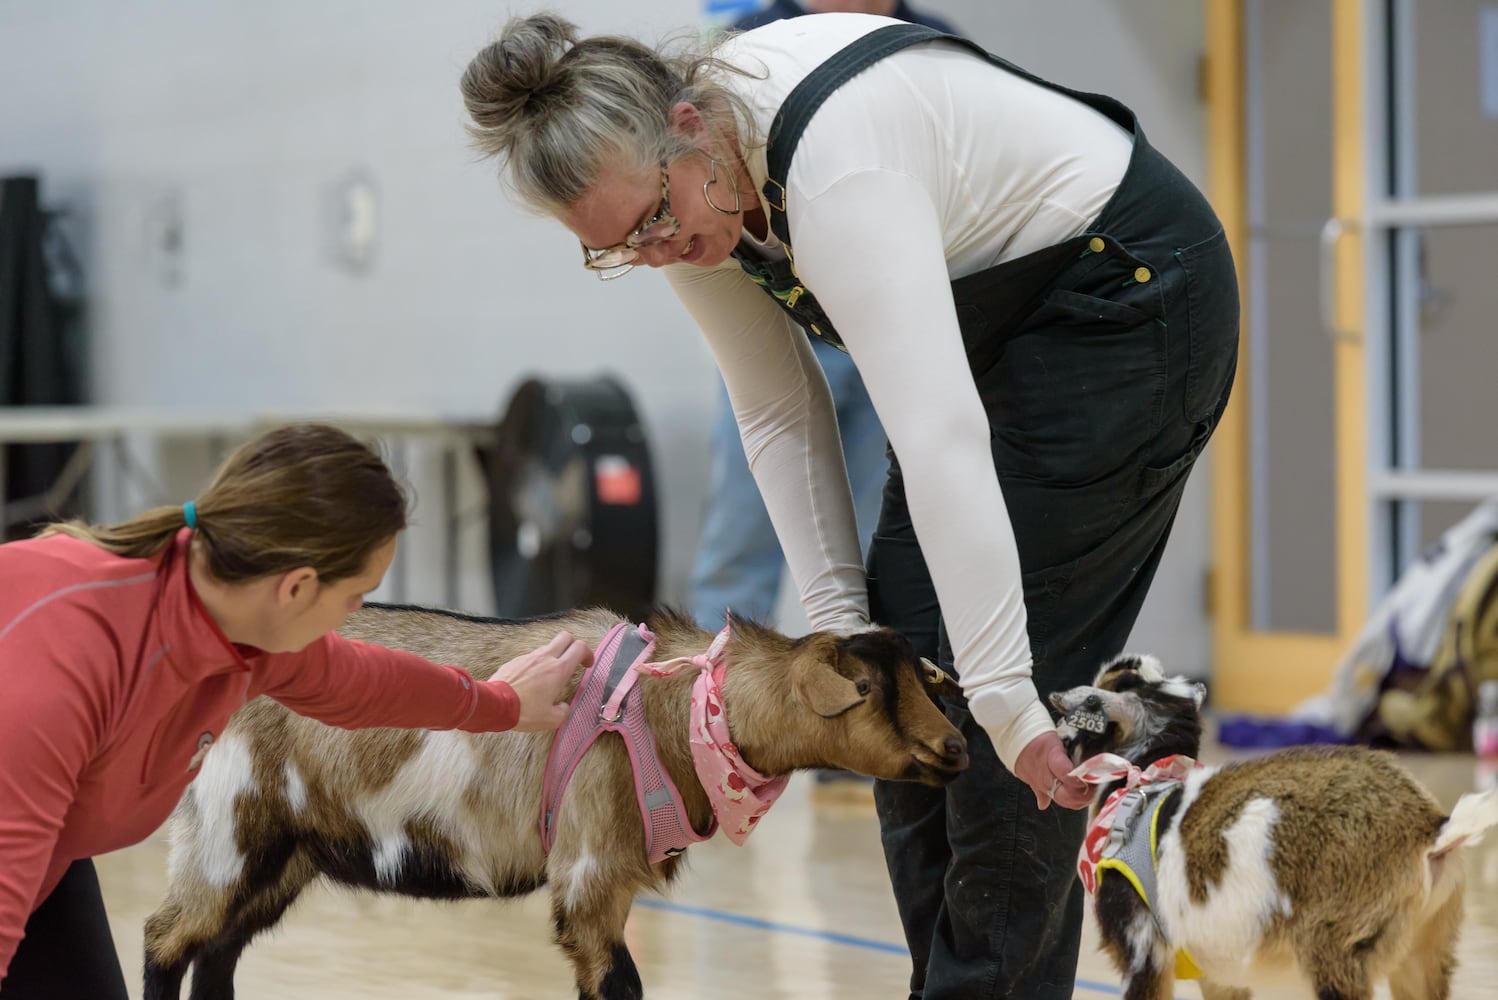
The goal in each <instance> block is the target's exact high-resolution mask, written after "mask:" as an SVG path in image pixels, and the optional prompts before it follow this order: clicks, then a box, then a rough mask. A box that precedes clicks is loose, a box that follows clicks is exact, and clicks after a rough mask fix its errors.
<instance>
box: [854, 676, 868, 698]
mask: <svg viewBox="0 0 1498 1000" xmlns="http://www.w3.org/2000/svg"><path fill="white" fill-rule="evenodd" d="M854 686H855V687H857V688H858V693H859V694H860V695H866V694H868V693H869V679H868V678H867V677H860V678H859V679H858V683H857V684H856V685H854Z"/></svg>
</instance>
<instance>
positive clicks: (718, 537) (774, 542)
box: [687, 0, 957, 778]
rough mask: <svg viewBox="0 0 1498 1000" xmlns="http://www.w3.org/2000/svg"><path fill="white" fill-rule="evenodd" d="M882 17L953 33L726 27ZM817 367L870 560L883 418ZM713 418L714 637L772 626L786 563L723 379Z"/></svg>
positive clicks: (845, 381) (695, 578)
mask: <svg viewBox="0 0 1498 1000" xmlns="http://www.w3.org/2000/svg"><path fill="white" fill-rule="evenodd" d="M838 11H842V12H853V13H863V14H880V15H883V16H885V17H893V18H896V19H898V20H901V21H908V22H910V23H912V24H925V25H929V26H930V27H932V28H935V29H936V30H938V31H942V32H946V33H948V34H956V33H957V32H956V31H955V30H954V29H953V28H952V26H951V25H950V24H948V23H947V22H946V21H943V20H942V19H941V18H938V17H935V16H933V15H931V14H928V13H926V12H925V11H924V10H917V9H916V8H914V7H912V6H911V5H910V4H908V3H906V2H905V0H807V2H806V4H805V5H804V7H803V5H801V4H798V3H796V2H795V0H773V2H772V3H770V4H769V5H768V6H766V7H763V8H761V9H760V10H757V11H754V12H753V13H750V14H746V15H744V16H743V17H741V18H739V19H738V20H737V21H735V22H733V24H732V25H730V30H733V31H748V30H750V29H752V28H758V27H760V26H761V25H765V24H770V23H772V22H775V21H779V20H782V19H784V18H790V17H800V16H802V15H803V14H825V13H833V12H838ZM810 340H811V347H812V351H813V353H815V354H816V356H817V363H818V364H819V365H820V366H821V368H822V373H823V375H825V376H826V378H827V387H828V389H829V390H830V391H831V392H832V401H833V406H834V408H835V409H836V411H837V426H838V429H839V431H840V432H841V435H842V451H843V464H844V465H845V466H846V467H847V472H848V485H849V487H850V488H851V490H852V492H853V508H854V514H855V520H856V522H857V525H858V541H859V548H860V550H861V551H864V552H867V551H868V547H869V541H870V540H871V539H872V537H873V534H874V524H875V522H876V521H878V519H879V503H880V498H881V496H882V495H883V493H884V477H885V473H886V471H887V470H888V469H889V462H888V459H887V458H886V456H885V451H886V448H887V447H888V444H887V441H886V439H885V435H884V428H883V427H881V426H880V425H879V415H878V414H877V413H875V412H874V404H873V402H872V401H870V399H869V391H868V390H867V389H866V388H864V384H863V379H862V377H860V376H859V374H858V368H857V366H856V365H854V364H853V359H852V358H851V357H849V355H848V354H847V352H846V351H841V350H838V349H837V348H836V347H834V346H832V345H831V344H829V343H827V342H826V341H823V340H822V339H821V338H818V337H811V338H810ZM717 407H718V408H717V416H716V418H715V420H714V423H713V427H712V436H711V458H710V461H711V466H710V473H709V479H708V490H707V503H706V507H705V509H704V511H703V521H702V534H701V535H700V536H699V539H698V543H697V549H696V554H695V557H694V559H693V563H692V572H691V575H690V577H689V578H688V580H687V607H688V609H689V610H690V611H691V614H692V617H694V618H695V619H696V620H697V624H698V625H700V626H702V627H703V628H705V629H710V630H713V631H716V630H717V629H720V628H722V627H723V621H724V614H725V612H732V613H733V615H734V616H735V617H738V618H750V619H753V620H755V621H759V622H765V623H770V622H771V621H772V619H773V618H774V614H775V604H776V599H777V598H778V596H779V594H780V581H781V578H782V576H783V575H784V571H785V556H784V554H783V553H782V552H781V549H780V541H779V539H777V538H776V537H775V526H774V525H773V524H771V523H770V515H769V512H768V511H766V510H765V502H764V500H763V499H762V498H761V497H760V495H759V488H758V487H756V486H755V485H754V476H753V475H752V474H751V473H750V472H749V462H748V460H747V459H746V458H745V456H744V444H743V442H742V441H741V440H740V439H739V425H738V423H737V421H735V420H734V416H733V406H732V404H731V403H730V402H729V399H728V390H727V389H726V388H725V386H724V385H723V381H722V379H719V380H718V403H717ZM820 775H821V776H822V777H824V778H827V777H832V776H834V775H836V776H838V777H846V776H847V775H846V772H821V773H820Z"/></svg>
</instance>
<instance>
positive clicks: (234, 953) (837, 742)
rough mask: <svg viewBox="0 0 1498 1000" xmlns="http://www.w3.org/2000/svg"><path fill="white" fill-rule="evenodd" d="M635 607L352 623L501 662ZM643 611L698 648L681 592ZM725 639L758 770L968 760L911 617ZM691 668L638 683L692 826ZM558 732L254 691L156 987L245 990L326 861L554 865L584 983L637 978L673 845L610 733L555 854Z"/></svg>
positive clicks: (215, 776) (472, 893) (467, 664)
mask: <svg viewBox="0 0 1498 1000" xmlns="http://www.w3.org/2000/svg"><path fill="white" fill-rule="evenodd" d="M621 620H622V619H620V618H619V616H617V615H615V614H614V613H613V612H610V611H604V610H589V611H578V612H573V613H569V614H564V615H559V616H553V617H547V618H542V619H535V620H529V621H518V622H517V621H498V620H493V619H482V618H473V617H468V616H463V615H456V614H451V613H447V612H439V611H430V610H423V609H418V608H367V609H365V610H363V611H360V612H358V613H356V614H355V615H353V616H352V617H350V619H349V621H348V623H347V625H346V626H345V627H344V628H343V629H342V630H341V631H342V632H343V634H345V635H347V636H349V637H350V638H355V639H362V640H365V641H369V642H375V643H379V644H381V645H385V646H390V647H394V648H398V649H405V650H409V651H411V652H414V653H418V654H420V655H422V656H425V657H427V658H429V659H433V660H437V661H440V662H445V663H453V664H457V665H459V666H462V667H463V668H465V669H467V670H470V671H471V672H472V673H473V674H474V675H475V676H477V677H488V676H490V675H491V674H492V673H493V672H494V671H495V669H497V668H498V667H499V666H500V665H502V664H503V663H505V662H506V661H508V660H510V659H512V658H513V657H515V656H518V655H520V654H522V653H524V652H526V651H528V650H531V649H534V648H536V647H537V646H539V645H541V644H543V643H544V642H546V641H547V640H548V639H550V638H551V636H552V635H554V634H555V633H556V632H557V631H559V630H561V629H566V630H567V631H569V632H571V633H572V634H573V635H574V636H576V637H578V638H580V639H582V640H583V641H584V642H587V643H588V644H589V645H590V646H593V647H594V648H597V645H598V644H599V643H600V642H601V641H602V640H603V638H604V636H605V635H606V634H607V633H608V631H609V630H610V629H611V628H613V627H614V626H615V625H616V624H618V623H619V622H620V621H621ZM647 625H648V626H649V627H650V629H651V630H652V631H653V632H654V633H655V635H656V638H657V645H656V649H655V653H654V659H656V660H665V659H668V658H671V657H676V656H692V655H694V654H698V653H701V652H703V651H704V650H706V649H707V647H708V645H709V643H710V642H711V641H712V639H713V636H712V635H711V634H710V633H708V632H705V631H702V630H701V629H699V628H697V627H696V625H694V624H693V623H692V622H690V621H689V620H687V619H686V618H684V617H681V616H679V615H676V614H673V613H670V612H663V613H660V614H657V615H654V616H652V617H651V618H650V619H649V620H648V621H647ZM727 656H728V662H729V668H728V671H727V675H726V678H725V680H724V683H723V701H724V707H725V711H726V714H727V717H728V721H729V726H730V730H731V733H732V737H733V740H734V742H735V744H736V745H737V746H738V748H739V751H740V753H741V754H742V757H743V759H744V761H745V762H746V763H748V764H749V765H750V766H752V767H753V768H754V769H755V770H757V771H759V772H760V773H762V774H765V775H780V774H788V773H790V772H791V771H794V770H797V769H802V768H810V767H837V768H846V769H848V770H852V771H857V772H860V773H863V774H869V775H874V776H876V777H880V778H887V779H897V780H898V779H905V780H917V781H923V782H925V783H927V784H933V785H936V784H942V783H945V782H947V781H949V780H951V779H952V778H953V777H955V776H956V775H957V774H958V773H959V772H960V771H961V770H962V769H963V768H964V767H966V766H967V748H966V745H965V744H964V742H963V739H962V737H961V736H960V735H959V734H958V732H957V730H956V729H955V728H954V727H953V726H952V724H951V723H950V722H948V721H947V719H946V716H945V715H944V714H943V713H942V711H941V709H940V708H938V707H937V704H936V702H935V699H934V698H933V697H932V695H933V694H935V693H937V692H936V691H935V690H934V689H933V687H932V686H931V685H930V684H928V683H923V680H922V676H923V675H922V668H921V664H920V662H919V660H918V659H917V658H916V656H915V653H914V651H913V649H912V647H911V646H910V644H909V643H908V642H907V641H906V640H905V639H903V638H902V637H901V636H899V635H898V634H897V633H894V632H891V631H889V630H884V629H881V630H877V631H872V632H867V633H862V634H858V635H853V636H845V637H840V636H834V635H830V634H826V633H814V634H812V635H809V636H806V637H804V638H801V639H794V640H793V639H789V638H787V637H785V636H782V635H780V634H778V633H776V632H773V631H771V630H769V629H766V628H764V627H761V626H758V625H754V624H752V623H747V622H735V623H734V631H733V636H732V638H731V640H730V641H729V644H728V647H727ZM692 673H694V672H693V671H683V672H682V673H679V674H675V675H672V676H669V677H660V678H656V677H646V678H642V679H641V681H640V682H639V688H638V691H639V693H640V695H641V696H642V697H643V699H644V701H643V705H644V709H645V715H646V718H647V720H648V722H649V724H650V728H651V731H652V732H653V733H654V734H655V740H656V744H657V748H658V753H659V755H660V760H661V764H662V766H663V767H664V768H665V770H666V771H667V773H668V774H669V775H670V777H671V779H672V781H673V782H674V783H675V785H676V787H677V789H679V790H680V792H681V796H682V800H683V802H684V804H685V807H686V811H687V816H688V818H689V820H690V821H691V824H692V826H693V828H694V829H695V830H696V831H698V832H699V833H700V832H702V831H704V830H706V829H708V828H709V825H710V823H711V821H712V818H713V813H712V807H711V805H710V803H709V800H708V797H707V795H706V793H705V792H704V791H703V790H702V788H701V786H700V784H699V783H698V781H697V778H696V772H695V770H694V768H693V764H692V757H691V750H690V747H689V743H688V711H689V703H690V699H691V689H692V684H693V677H692V676H691V674H692ZM580 676H581V671H579V677H580ZM938 679H939V678H938ZM577 680H578V679H577V678H574V681H573V687H574V689H575V687H576V684H577ZM942 683H943V684H946V685H951V684H952V682H951V681H950V680H944V681H942ZM954 690H955V685H953V687H952V689H951V690H949V691H947V692H946V693H953V691H954ZM569 696H570V693H569ZM551 742H552V734H551V733H486V734H475V733H465V732H458V731H443V732H425V731H407V730H396V729H374V730H358V731H348V730H342V729H335V728H331V727H328V726H324V725H322V724H320V723H317V722H314V721H312V720H310V719H306V718H303V717H301V716H297V715H295V714H293V713H292V712H290V711H288V710H287V709H285V708H283V707H282V706H280V705H278V704H276V703H275V702H272V701H269V700H267V699H263V698H262V699H258V700H256V701H254V702H252V703H250V704H249V705H247V706H246V707H245V708H244V709H243V710H241V711H240V712H239V713H238V714H236V715H235V717H234V719H233V720H232V721H231V723H230V725H229V726H228V728H227V729H226V730H225V732H224V734H223V737H222V738H221V739H220V740H219V741H218V742H217V743H216V744H215V745H214V747H213V749H212V751H211V752H210V753H209V754H208V756H207V758H206V759H205V760H204V762H203V765H202V770H201V772H200V773H199V775H198V777H197V778H196V779H195V780H194V781H193V783H192V785H190V786H189V787H188V790H187V793H186V794H185V795H184V796H183V799H182V802H181V803H180V804H179V806H178V808H177V811H176V813H175V814H174V816H173V820H172V848H171V856H170V862H169V866H168V868H169V872H168V893H167V898H166V900H165V901H164V902H163V904H162V905H161V907H160V908H159V909H157V911H156V912H155V913H154V914H152V915H151V917H150V918H149V920H148V921H147V922H146V958H145V996H146V998H147V1000H171V998H175V997H177V996H178V995H179V992H180V989H181V984H182V979H183V976H184V975H185V973H186V971H187V968H188V966H189V964H191V965H193V966H194V969H193V982H192V993H191V996H192V1000H209V998H229V997H232V996H233V992H234V986H233V977H234V969H235V966H236V964H237V963H238V961H239V956H240V954H241V953H242V952H243V950H244V948H245V946H246V945H247V944H248V943H249V941H250V939H251V938H252V937H254V935H256V934H257V933H259V932H260V931H262V930H265V929H266V928H269V927H271V926H273V925H274V924H275V923H276V922H277V921H279V920H280V919H281V916H282V915H283V914H284V913H285V911H286V908H287V907H288V906H290V905H291V903H292V902H293V901H294V900H295V899H296V897H297V896H298V895H299V894H300V893H301V891H302V890H303V889H304V888H306V886H307V885H308V884H309V883H311V882H312V881H314V880H315V879H317V878H318V877H319V876H327V877H328V878H330V879H332V880H334V881H336V882H341V883H343V884H345V885H349V886H354V887H359V888H366V889H374V890H376V891H380V892H396V893H402V894H405V895H410V896H417V897H424V898H436V899H455V898H465V897H499V896H520V895H524V894H526V893H530V892H533V891H534V890H536V889H539V888H540V887H541V886H543V885H546V886H548V887H549V889H550V891H551V899H552V915H553V919H554V924H555V935H556V940H557V942H558V943H559V944H560V945H561V947H562V949H563V950H564V952H565V953H566V954H567V956H568V958H569V959H570V960H571V961H572V964H573V968H574V971H575V974H576V980H577V988H578V991H579V995H580V997H582V998H584V1000H595V998H596V1000H625V998H636V997H640V996H642V995H643V992H642V987H641V984H640V977H639V973H638V972H637V971H636V969H635V965H634V961H633V959H631V957H630V955H629V951H628V950H627V949H626V948H625V945H624V922H625V918H626V917H627V916H628V914H629V910H630V906H631V904H632V902H633V900H634V898H635V896H636V894H638V893H639V892H641V891H642V890H646V889H656V888H661V887H663V886H664V885H665V884H667V883H669V882H670V881H671V880H672V878H673V877H674V876H675V875H676V874H677V871H678V869H679V863H680V858H679V857H672V858H667V859H666V860H664V861H662V862H660V863H659V864H656V865H651V864H649V863H648V860H647V857H646V841H645V832H644V828H643V825H642V821H641V816H640V807H639V804H638V803H637V800H636V797H635V790H634V779H633V773H632V769H631V765H630V760H629V756H628V754H627V752H626V750H625V748H624V744H623V741H622V740H621V739H620V738H619V737H618V735H617V734H612V733H606V734H604V735H603V736H601V737H600V738H599V739H598V741H597V742H596V743H594V744H593V746H592V747H591V748H590V749H589V750H588V751H587V752H586V754H585V755H584V756H583V758H582V760H581V761H580V762H579V764H578V766H577V770H576V771H575V773H574V775H573V777H572V782H571V785H570V786H569V787H568V790H567V792H566V794H565V796H564V798H563V800H562V803H561V806H560V808H559V810H558V814H557V819H556V842H555V843H554V845H553V847H552V850H551V852H550V854H549V855H548V854H547V853H545V852H544V851H543V849H542V842H541V835H540V831H539V818H540V813H541V798H542V785H543V777H544V771H545V768H546V761H547V754H548V752H549V749H550V747H551Z"/></svg>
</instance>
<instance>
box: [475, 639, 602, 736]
mask: <svg viewBox="0 0 1498 1000" xmlns="http://www.w3.org/2000/svg"><path fill="white" fill-rule="evenodd" d="M592 662H593V651H592V650H591V649H589V648H588V646H587V643H585V642H583V641H582V640H581V639H574V638H573V637H572V633H570V632H558V633H557V634H556V635H555V636H554V637H553V638H552V640H551V641H550V642H548V643H547V644H546V645H544V646H542V647H541V648H540V649H537V650H535V651H533V652H530V653H526V654H524V655H523V656H517V657H515V658H514V659H513V660H511V661H510V662H509V663H506V664H505V665H504V666H502V667H500V668H499V669H498V670H496V671H495V672H494V676H493V677H492V678H490V679H491V680H495V681H504V682H505V683H506V684H508V685H510V687H511V688H512V689H514V691H515V696H516V697H517V698H519V699H520V721H519V722H517V723H515V730H516V731H517V732H522V733H533V732H538V731H541V730H546V729H556V728H557V727H558V726H560V725H561V724H562V723H563V722H565V721H566V720H567V707H568V706H567V704H566V703H565V702H562V692H563V691H564V690H565V689H566V687H567V682H568V681H570V680H571V679H572V675H573V673H575V672H576V670H577V668H578V667H580V666H583V665H585V664H589V663H592Z"/></svg>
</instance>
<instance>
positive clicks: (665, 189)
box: [578, 160, 681, 281]
mask: <svg viewBox="0 0 1498 1000" xmlns="http://www.w3.org/2000/svg"><path fill="white" fill-rule="evenodd" d="M679 232H681V223H680V222H679V221H677V218H676V216H674V215H672V214H671V175H670V174H668V173H667V172H666V163H665V161H664V160H662V161H661V203H660V206H659V207H658V208H657V209H656V210H655V214H654V215H652V216H651V217H650V218H648V219H646V220H645V221H644V222H642V223H640V225H639V227H638V228H636V229H635V231H634V232H632V233H630V234H629V235H628V236H626V237H624V242H623V243H615V244H614V245H613V246H611V247H604V248H603V249H602V250H594V249H593V248H592V247H590V246H588V245H587V244H586V243H582V241H581V240H579V241H578V242H579V244H580V245H581V246H582V248H583V267H586V268H587V269H588V270H590V271H596V272H597V273H598V277H599V279H600V280H602V281H611V280H613V279H614V278H621V277H623V276H624V275H626V274H628V273H629V272H630V271H631V270H633V269H634V266H635V262H636V261H638V260H639V259H640V251H641V250H642V249H643V248H645V247H650V246H655V245H656V244H657V243H664V242H666V241H667V240H669V239H670V238H671V237H673V236H675V235H676V234H677V233H679Z"/></svg>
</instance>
